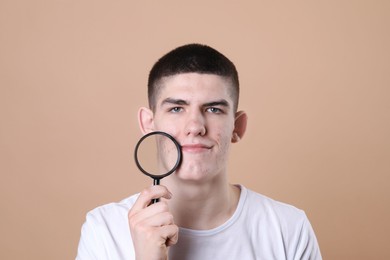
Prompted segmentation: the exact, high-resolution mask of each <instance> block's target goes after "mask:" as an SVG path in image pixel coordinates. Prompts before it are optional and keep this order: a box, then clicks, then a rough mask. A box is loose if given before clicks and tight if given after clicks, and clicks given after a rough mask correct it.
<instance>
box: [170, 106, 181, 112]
mask: <svg viewBox="0 0 390 260" xmlns="http://www.w3.org/2000/svg"><path fill="white" fill-rule="evenodd" d="M169 111H170V112H172V113H179V112H181V111H183V108H182V107H173V108H171V109H169Z"/></svg>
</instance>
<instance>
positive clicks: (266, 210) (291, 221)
mask: <svg viewBox="0 0 390 260" xmlns="http://www.w3.org/2000/svg"><path fill="white" fill-rule="evenodd" d="M246 204H247V205H246V207H247V209H246V210H247V211H248V215H251V216H256V217H255V219H253V218H252V220H253V221H254V222H255V223H256V224H255V225H258V226H259V228H260V229H261V230H262V232H272V233H277V234H279V235H280V236H281V237H280V239H281V241H283V245H284V247H285V250H286V252H287V253H288V254H289V255H295V256H297V255H299V256H300V257H299V259H321V254H320V251H319V247H318V242H317V239H316V236H315V234H314V231H313V229H312V226H311V224H310V221H309V219H308V218H307V216H306V214H305V212H304V211H303V210H301V209H299V208H297V207H295V206H293V205H290V204H287V203H283V202H280V201H277V200H274V199H271V198H269V197H267V196H264V195H262V194H259V193H256V192H254V191H251V190H248V191H247V203H246ZM265 227H266V228H265ZM307 257H308V258H307ZM294 259H295V258H294Z"/></svg>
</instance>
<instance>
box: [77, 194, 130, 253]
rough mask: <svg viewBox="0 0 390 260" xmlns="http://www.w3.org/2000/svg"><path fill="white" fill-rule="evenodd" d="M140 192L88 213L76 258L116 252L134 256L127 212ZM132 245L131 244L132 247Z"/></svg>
mask: <svg viewBox="0 0 390 260" xmlns="http://www.w3.org/2000/svg"><path fill="white" fill-rule="evenodd" d="M137 198H138V194H136V195H133V196H131V197H128V198H126V199H124V200H122V201H120V202H116V203H109V204H105V205H102V206H99V207H97V208H95V209H93V210H91V211H89V212H88V213H87V216H86V220H85V222H84V224H83V226H82V228H81V236H80V241H79V246H78V252H77V258H76V259H101V258H109V256H108V255H107V254H108V253H110V255H114V256H117V255H118V257H114V258H115V259H121V257H120V255H128V256H131V255H132V246H131V245H132V243H131V236H130V232H129V228H128V220H127V214H128V211H129V209H130V208H131V207H132V206H133V204H134V202H135V201H136V199H137ZM129 245H130V246H129Z"/></svg>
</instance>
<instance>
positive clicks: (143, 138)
mask: <svg viewBox="0 0 390 260" xmlns="http://www.w3.org/2000/svg"><path fill="white" fill-rule="evenodd" d="M152 135H163V136H165V137H168V138H169V139H170V140H171V141H172V142H173V143H174V144H175V146H176V150H177V160H176V163H175V165H174V166H173V168H172V169H170V170H169V171H168V172H167V173H164V174H161V175H155V174H151V173H149V172H147V171H146V170H145V169H144V168H142V166H141V164H140V163H139V160H138V155H137V154H138V148H139V146H140V145H141V143H142V141H144V140H145V139H146V138H148V137H149V136H152ZM181 158H182V154H181V146H180V144H179V143H178V142H177V141H176V139H175V138H174V137H173V136H171V135H170V134H168V133H166V132H163V131H153V132H150V133H147V134H145V135H144V136H142V137H141V139H139V141H138V142H137V145H136V146H135V149H134V160H135V164H136V165H137V167H138V169H139V170H140V171H141V172H142V173H143V174H145V175H147V176H149V177H151V178H153V179H156V180H160V179H162V178H164V177H167V176H168V175H171V174H172V173H173V172H174V171H176V169H177V167H179V165H180V163H181Z"/></svg>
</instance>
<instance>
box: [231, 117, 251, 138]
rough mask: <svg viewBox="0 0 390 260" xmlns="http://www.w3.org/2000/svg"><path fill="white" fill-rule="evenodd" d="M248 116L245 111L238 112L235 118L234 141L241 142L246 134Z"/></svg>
mask: <svg viewBox="0 0 390 260" xmlns="http://www.w3.org/2000/svg"><path fill="white" fill-rule="evenodd" d="M247 121H248V116H247V114H246V113H245V112H244V111H239V112H237V113H236V118H235V120H234V130H233V135H232V143H237V142H239V141H240V140H241V139H242V137H243V136H244V134H245V131H246V125H247Z"/></svg>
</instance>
